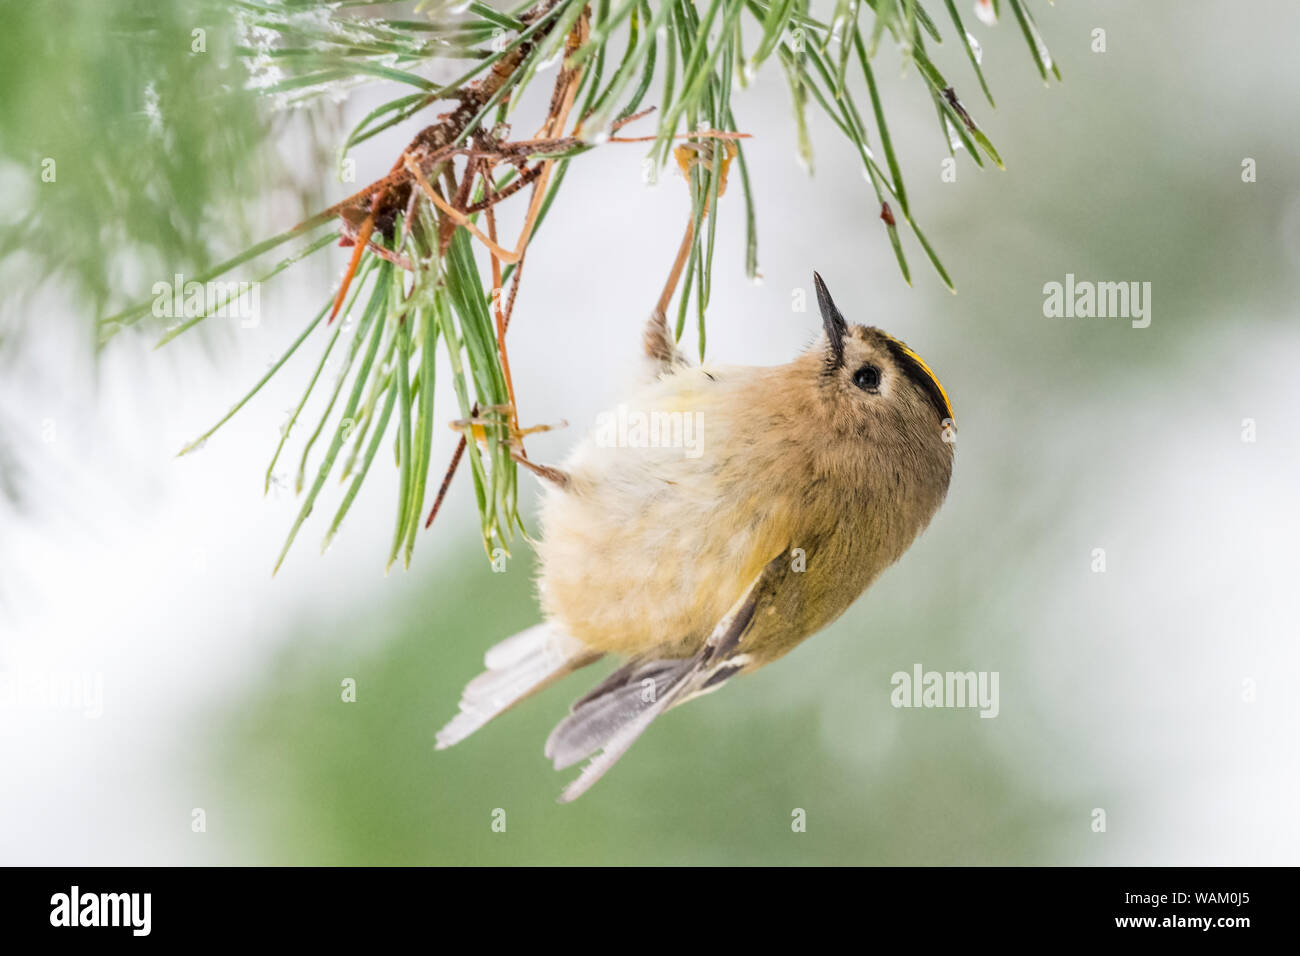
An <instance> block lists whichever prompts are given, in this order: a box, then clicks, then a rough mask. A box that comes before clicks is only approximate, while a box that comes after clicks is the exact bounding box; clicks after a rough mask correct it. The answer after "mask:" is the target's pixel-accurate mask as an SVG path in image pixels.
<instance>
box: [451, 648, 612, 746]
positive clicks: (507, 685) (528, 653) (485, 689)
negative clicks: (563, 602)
mask: <svg viewBox="0 0 1300 956" xmlns="http://www.w3.org/2000/svg"><path fill="white" fill-rule="evenodd" d="M599 657H600V655H599V654H597V653H594V652H592V651H591V650H589V649H588V648H587V647H586V646H584V645H583V644H581V643H580V642H579V641H577V640H576V639H574V638H573V637H570V636H569V635H568V634H565V633H564V632H563V631H562V630H560V629H559V628H557V627H556V626H555V625H554V624H551V623H549V622H547V623H543V624H538V625H536V626H534V627H530V628H528V629H527V630H524V631H520V632H519V633H518V634H515V635H514V636H513V637H508V638H506V639H505V640H504V641H501V642H500V643H499V644H496V645H494V646H493V647H492V648H491V649H489V650H488V652H487V654H486V655H484V657H483V663H484V664H485V665H486V666H487V670H485V671H484V672H483V673H482V674H479V675H478V676H477V677H475V678H474V679H473V680H472V681H470V682H469V683H468V684H467V685H465V690H464V691H462V692H461V698H460V713H458V714H457V715H456V716H455V717H453V718H452V720H451V722H450V723H448V724H447V726H445V727H443V728H442V730H440V731H438V736H437V749H438V750H445V749H446V748H447V747H450V746H452V745H453V744H457V743H460V742H461V741H462V740H464V739H465V738H466V737H468V736H469V735H470V734H472V733H474V731H476V730H478V729H479V728H480V727H482V726H483V725H484V724H486V723H487V722H488V721H489V720H491V719H492V718H493V717H496V716H497V715H498V714H501V713H503V712H504V711H506V710H509V709H510V708H511V707H513V706H514V705H515V704H517V703H519V702H520V701H521V700H523V699H524V698H526V697H529V696H531V695H532V694H535V693H536V692H537V691H539V690H541V689H542V688H544V687H546V686H547V685H548V684H550V683H552V682H554V681H557V680H559V679H560V678H561V677H563V676H565V675H566V674H568V673H570V672H572V671H575V670H577V669H578V668H580V667H585V666H587V665H588V664H590V663H592V662H593V661H595V660H597V659H599Z"/></svg>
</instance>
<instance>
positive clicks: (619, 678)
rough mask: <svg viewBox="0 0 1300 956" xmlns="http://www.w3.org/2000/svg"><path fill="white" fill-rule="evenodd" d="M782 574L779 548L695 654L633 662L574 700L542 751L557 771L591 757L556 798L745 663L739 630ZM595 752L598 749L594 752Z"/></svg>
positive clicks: (572, 791) (586, 783) (582, 786)
mask: <svg viewBox="0 0 1300 956" xmlns="http://www.w3.org/2000/svg"><path fill="white" fill-rule="evenodd" d="M786 573H787V562H786V560H785V555H784V553H782V554H778V555H777V556H776V557H774V558H773V559H772V560H771V561H769V562H768V563H767V565H766V566H765V567H764V568H763V570H762V571H761V572H759V574H758V575H757V577H755V578H754V580H753V581H752V582H751V583H750V585H749V587H748V588H747V589H746V590H745V593H744V594H743V595H741V597H740V598H739V599H738V600H737V601H736V603H735V604H733V605H732V607H731V610H729V611H728V612H727V613H726V614H725V615H724V616H723V618H722V619H721V620H720V621H718V623H717V625H716V626H715V627H714V628H713V632H712V633H711V634H710V635H709V638H708V640H707V641H706V642H705V644H704V647H702V648H701V649H700V650H699V651H698V652H697V653H695V654H694V655H692V656H691V657H686V658H675V659H674V658H665V659H649V658H641V659H637V660H633V661H631V662H629V663H628V664H625V665H624V666H623V667H621V668H619V669H618V670H616V671H615V672H614V673H613V674H611V675H610V676H609V677H608V678H606V679H605V681H604V682H603V683H601V684H600V685H599V686H598V687H596V688H595V689H594V690H592V691H591V692H590V693H588V694H587V695H586V696H584V697H582V698H581V699H579V700H578V701H577V702H576V703H575V704H574V705H573V709H572V712H571V713H570V714H569V716H568V717H566V718H565V719H564V720H562V721H561V722H560V724H559V725H558V726H557V727H556V728H555V730H554V731H553V732H552V733H551V736H550V737H549V738H548V739H547V741H546V756H547V757H549V758H550V759H551V760H553V761H554V762H555V769H556V770H562V769H564V768H565V767H570V766H572V765H573V764H575V763H577V762H578V761H580V760H582V759H584V758H586V757H590V756H591V755H592V754H596V756H594V757H592V760H591V762H590V763H588V764H587V766H586V767H584V768H583V770H582V773H581V774H580V775H579V776H578V778H577V779H576V780H574V781H573V782H572V783H570V784H569V785H568V786H567V787H565V789H564V792H563V793H562V794H561V795H560V802H561V803H568V802H570V801H572V800H576V799H577V798H578V797H580V796H582V795H583V794H584V793H586V792H587V790H588V789H590V787H591V785H592V784H594V783H595V782H596V781H597V780H599V779H600V778H601V777H603V776H604V775H605V773H606V772H607V771H608V770H609V768H610V767H612V766H614V764H615V763H617V762H618V759H619V758H620V757H622V756H623V754H625V753H627V751H628V748H629V747H631V746H632V744H633V743H635V742H636V739H637V738H638V737H640V736H641V734H642V733H644V732H645V729H646V728H647V727H649V726H650V724H652V723H653V722H654V720H655V718H656V717H658V716H659V715H660V714H662V713H664V712H665V711H667V710H669V709H671V708H673V707H675V706H677V705H678V704H683V703H685V702H686V701H688V700H690V699H691V698H693V697H698V696H700V695H701V694H707V693H709V692H710V691H713V690H716V689H717V688H718V687H719V686H721V684H722V683H723V682H724V681H725V680H726V679H727V678H729V677H732V676H734V675H735V674H737V673H739V672H740V671H741V670H743V669H744V666H745V663H746V660H745V656H744V650H745V646H744V640H745V635H746V634H747V633H748V631H749V630H750V626H751V625H752V623H753V621H754V618H755V616H756V615H757V614H760V613H763V612H764V611H765V609H766V608H767V607H768V606H770V603H771V597H772V595H773V594H774V593H775V591H776V587H777V585H778V583H779V581H780V580H781V579H782V577H783V576H784V575H785V574H786ZM597 751H599V753H597Z"/></svg>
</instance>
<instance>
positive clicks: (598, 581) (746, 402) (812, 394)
mask: <svg viewBox="0 0 1300 956" xmlns="http://www.w3.org/2000/svg"><path fill="white" fill-rule="evenodd" d="M813 278H814V284H815V286H816V289H817V301H818V305H819V307H820V310H821V317H822V324H823V327H824V334H823V335H822V336H820V337H819V338H818V340H817V341H816V342H815V343H814V344H813V345H812V346H811V347H810V348H809V349H808V350H807V351H805V352H804V353H803V354H802V355H800V356H799V357H798V358H796V359H795V360H794V361H793V362H791V363H789V364H788V365H781V366H776V367H773V368H756V367H747V366H722V367H713V366H709V367H695V366H692V365H691V364H690V363H688V362H687V360H686V359H684V358H683V356H682V355H681V353H680V352H678V350H677V348H676V345H675V342H674V340H673V338H672V336H671V335H670V334H669V332H668V328H667V323H666V322H665V320H664V317H663V314H662V313H659V314H656V315H655V316H654V317H652V318H651V320H650V323H649V325H648V326H647V329H646V333H645V352H646V355H647V357H648V358H649V360H650V362H651V364H652V366H653V371H652V378H651V380H650V381H649V382H648V383H647V384H645V385H644V386H643V387H642V388H641V389H640V391H638V392H637V393H636V394H635V395H634V396H632V397H631V398H630V400H629V401H628V402H627V403H626V408H628V409H632V410H634V411H635V412H637V413H640V416H641V417H640V418H639V419H636V421H635V422H634V424H637V423H640V424H642V425H643V424H644V423H645V422H647V421H650V422H654V421H656V417H655V416H656V415H657V416H658V419H657V420H658V421H659V422H661V423H668V422H672V423H674V426H675V425H676V424H677V423H681V424H682V428H681V429H680V432H679V430H676V429H675V428H667V427H666V426H665V427H664V428H662V429H661V430H660V431H661V432H663V431H667V432H670V434H669V438H670V439H673V438H676V437H677V435H678V434H679V433H680V434H682V435H685V434H686V431H687V429H693V430H694V431H695V434H693V435H691V436H690V437H691V438H692V439H693V440H694V442H693V446H692V448H686V449H684V448H683V447H682V444H683V442H682V441H674V440H668V441H665V440H663V438H664V436H663V434H659V435H658V439H659V440H657V441H655V440H650V437H648V436H647V434H646V432H647V429H645V428H641V429H639V430H634V428H631V427H629V428H627V429H626V434H622V433H620V434H621V437H622V438H623V440H616V441H610V440H609V437H610V435H609V431H610V430H608V429H607V430H606V432H605V433H604V434H603V435H595V436H588V438H587V439H586V440H585V441H584V442H583V443H582V444H581V445H579V446H578V448H577V449H576V450H575V451H574V453H573V454H572V456H571V457H570V458H569V460H568V461H567V463H566V464H565V466H564V468H563V469H555V468H545V467H540V466H533V467H534V470H535V471H537V472H538V473H539V474H540V475H541V476H542V477H543V478H545V479H546V480H547V483H548V484H549V486H550V487H549V488H548V490H547V493H546V495H545V497H544V500H543V502H542V509H541V528H542V538H541V540H540V542H538V545H537V547H538V555H539V558H540V566H541V570H540V575H539V581H538V590H539V595H540V600H541V604H542V609H543V611H544V613H545V617H546V620H545V623H543V624H539V625H537V626H535V627H532V628H529V629H528V630H525V631H523V632H522V633H520V634H517V635H515V636H514V637H511V638H508V639H506V640H505V641H502V642H501V643H499V644H497V645H496V646H495V647H493V648H492V649H491V650H489V651H488V652H487V655H486V658H485V664H486V665H487V670H486V672H484V673H483V674H481V675H479V676H478V677H477V678H475V679H474V680H473V681H471V682H470V683H469V685H468V686H467V687H466V688H465V691H464V694H463V696H462V699H461V702H460V713H459V714H458V715H457V716H456V717H455V718H454V719H453V720H452V721H451V722H450V723H449V724H448V725H447V726H446V727H444V728H443V729H442V731H441V732H439V734H438V738H437V745H438V748H439V749H442V748H444V747H449V746H451V745H452V744H454V743H457V742H459V741H461V740H463V739H464V738H465V737H467V736H468V735H469V734H471V733H473V732H474V731H475V730H477V729H478V728H480V727H482V726H483V725H484V724H485V723H487V722H488V721H489V720H491V719H492V718H493V717H495V716H497V715H498V714H500V713H501V712H503V711H505V710H506V709H507V708H509V707H512V706H514V705H515V704H517V703H518V702H519V701H521V700H523V699H524V698H525V697H528V696H529V695H531V694H533V693H535V692H536V691H538V690H540V689H542V688H543V687H545V686H547V685H548V684H550V683H551V682H553V681H555V680H558V679H559V678H561V677H563V676H565V675H566V674H569V673H570V672H572V671H574V670H577V669H578V668H581V667H586V666H587V665H588V664H591V663H594V662H595V661H597V660H599V659H600V658H601V657H603V656H604V655H606V654H613V655H618V656H619V657H621V658H623V659H624V663H622V665H621V666H620V667H618V669H617V670H615V671H614V672H613V673H612V674H610V675H609V677H607V678H606V679H605V680H604V681H602V682H601V683H600V684H599V685H598V686H597V687H595V688H594V689H593V690H592V691H591V692H590V693H588V694H587V695H586V696H584V697H582V698H581V699H580V700H578V701H577V702H576V703H575V704H574V705H573V708H572V711H571V712H570V714H569V715H568V716H567V717H566V718H565V719H564V720H563V721H561V722H560V724H559V726H557V727H556V728H555V730H554V732H553V733H552V734H551V736H550V739H548V740H547V742H546V750H545V752H546V756H547V757H549V758H551V759H552V760H553V761H554V763H555V768H556V769H557V770H559V769H563V768H565V767H569V766H572V765H573V764H576V763H578V762H579V761H581V760H583V759H585V758H587V757H591V756H592V755H593V754H594V755H595V756H594V758H593V759H592V760H591V762H590V763H589V764H588V765H587V766H586V767H585V768H584V770H583V771H582V773H581V775H580V776H579V777H578V778H577V779H575V780H574V781H573V782H572V783H571V784H570V785H569V786H568V787H567V788H566V789H565V790H564V792H563V794H562V795H561V797H560V801H561V802H562V803H563V802H568V801H570V800H573V799H576V798H577V797H579V796H581V795H582V794H583V793H584V792H586V790H587V789H588V788H589V787H590V786H591V785H592V784H593V783H595V782H596V781H597V780H598V779H600V777H601V776H602V775H604V773H605V772H606V771H607V770H609V768H610V767H611V766H612V765H613V764H614V763H615V762H616V761H617V760H618V759H619V758H620V757H621V756H622V755H623V754H624V753H625V752H626V751H627V749H628V748H629V747H630V746H631V745H632V743H633V742H634V741H635V740H636V739H637V738H638V737H639V736H640V735H641V734H642V732H644V731H645V729H646V728H647V727H648V726H649V725H650V724H651V722H652V721H654V720H655V719H656V718H657V717H659V716H660V715H661V714H663V713H664V712H665V711H667V710H669V709H670V708H673V707H676V706H678V705H679V704H684V703H685V702H686V701H688V700H692V699H694V698H696V697H699V696H701V695H703V694H706V693H710V692H711V691H714V690H717V689H718V688H719V687H720V686H722V684H723V683H725V682H726V681H728V680H730V679H731V678H733V677H735V676H736V675H737V674H744V673H747V672H750V671H754V670H757V669H758V668H760V667H762V666H763V665H764V664H768V663H770V662H772V661H774V660H776V659H777V658H778V657H781V656H782V655H783V654H785V653H787V652H788V651H790V650H791V649H793V648H794V647H795V645H797V644H798V643H799V642H800V641H802V640H804V638H806V637H809V636H810V635H812V634H815V633H816V632H817V631H820V630H821V629H822V628H824V627H826V626H827V625H828V624H830V623H831V622H832V621H834V620H835V619H836V618H838V617H839V616H840V615H841V614H842V613H844V611H845V610H846V609H847V608H848V607H849V605H850V604H852V603H853V602H854V601H855V600H856V599H857V598H858V596H859V595H860V594H862V593H863V592H864V591H865V590H866V589H867V588H868V587H869V586H870V585H871V583H872V582H873V581H874V580H875V579H876V577H877V575H879V574H880V572H881V571H883V570H884V569H885V568H887V567H889V566H890V565H891V564H893V563H894V562H895V561H897V560H898V559H899V557H901V556H902V554H903V552H904V551H906V550H907V548H908V546H909V545H910V544H911V543H912V541H913V540H914V539H915V538H916V536H917V535H918V534H919V533H920V532H921V531H922V530H923V529H924V528H925V527H926V525H927V524H928V523H929V522H930V519H931V518H932V517H933V515H934V513H935V512H936V511H937V510H938V508H939V505H940V504H942V503H943V500H944V496H945V495H946V494H947V491H948V482H949V479H950V477H951V475H952V462H953V434H954V432H953V428H954V425H953V412H952V406H951V405H950V404H949V402H948V396H947V394H946V393H945V392H944V389H943V386H942V385H940V384H939V380H938V378H936V376H935V374H934V373H933V372H932V371H931V370H930V367H929V366H928V365H926V363H925V362H924V361H922V360H921V358H920V357H919V356H918V355H917V354H916V353H915V352H913V351H912V350H911V349H910V348H908V347H907V346H906V345H904V344H903V343H902V342H900V341H898V340H897V339H895V338H893V337H891V336H889V335H887V334H886V333H884V332H882V331H880V330H879V329H876V328H869V327H866V326H861V325H853V326H850V325H848V324H847V323H846V322H845V321H844V317H843V316H842V315H841V314H840V312H839V310H838V309H837V308H836V307H835V303H834V302H833V301H832V300H831V297H830V293H829V292H828V291H827V289H826V285H825V283H823V282H822V279H821V276H819V275H817V274H816V273H814V275H813ZM650 431H651V432H653V429H651V430H650ZM651 437H652V436H651ZM521 462H522V463H523V464H528V462H527V461H526V460H521Z"/></svg>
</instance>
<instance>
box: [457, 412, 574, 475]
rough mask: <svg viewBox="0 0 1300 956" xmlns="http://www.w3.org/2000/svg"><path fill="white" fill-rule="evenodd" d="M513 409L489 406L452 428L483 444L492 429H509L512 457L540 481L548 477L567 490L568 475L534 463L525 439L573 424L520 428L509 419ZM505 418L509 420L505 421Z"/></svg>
mask: <svg viewBox="0 0 1300 956" xmlns="http://www.w3.org/2000/svg"><path fill="white" fill-rule="evenodd" d="M513 410H514V408H513V406H511V405H486V406H484V407H483V408H482V409H481V410H480V414H477V415H471V416H470V417H469V418H459V419H456V420H455V421H453V422H451V423H450V425H451V428H452V430H453V431H458V432H460V433H461V434H462V435H465V436H470V435H472V436H473V437H474V439H475V440H476V441H478V442H479V443H480V444H483V443H485V442H486V441H487V429H488V428H504V429H505V430H506V445H507V446H508V447H509V448H510V457H511V458H513V459H514V460H515V461H516V462H518V463H519V464H521V465H523V466H524V467H525V468H527V469H528V470H529V471H531V472H532V473H533V474H535V475H537V476H538V477H539V478H545V479H546V480H547V481H549V482H551V483H552V484H554V485H556V486H557V487H559V488H567V487H568V485H569V476H568V474H567V473H566V472H564V471H562V470H561V469H559V468H552V467H551V466H550V465H539V464H537V462H535V461H532V460H530V459H529V458H528V455H527V452H525V451H524V442H523V440H524V438H525V437H526V436H528V435H535V434H537V433H538V432H549V431H553V430H554V429H556V428H566V427H568V424H569V423H568V422H566V421H561V422H558V423H557V424H555V425H532V426H530V427H528V428H520V427H518V426H517V425H511V424H509V418H510V415H511V412H513ZM503 418H504V419H505V420H502V419H503Z"/></svg>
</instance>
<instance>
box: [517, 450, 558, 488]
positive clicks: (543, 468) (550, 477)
mask: <svg viewBox="0 0 1300 956" xmlns="http://www.w3.org/2000/svg"><path fill="white" fill-rule="evenodd" d="M510 457H511V458H513V459H514V460H515V461H516V462H518V463H519V464H521V465H523V466H524V467H525V468H527V469H528V470H529V471H531V472H532V473H533V474H534V475H536V476H537V477H538V478H543V479H545V480H546V481H549V482H550V483H551V484H553V485H555V487H557V488H568V487H569V481H570V478H569V473H568V472H567V471H562V470H560V469H559V468H552V467H551V466H550V465H539V464H537V462H535V461H530V460H528V459H527V458H525V457H524V456H523V454H522V453H520V452H518V451H515V450H514V449H511V450H510Z"/></svg>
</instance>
